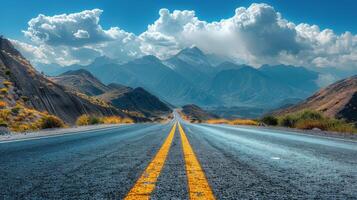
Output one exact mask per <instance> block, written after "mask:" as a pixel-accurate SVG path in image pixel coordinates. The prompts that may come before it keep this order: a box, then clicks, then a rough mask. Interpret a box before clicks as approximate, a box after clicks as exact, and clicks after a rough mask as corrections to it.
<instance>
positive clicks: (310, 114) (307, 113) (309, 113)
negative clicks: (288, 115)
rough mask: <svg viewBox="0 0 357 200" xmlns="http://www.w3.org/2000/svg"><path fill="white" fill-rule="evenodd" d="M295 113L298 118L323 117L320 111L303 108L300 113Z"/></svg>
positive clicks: (319, 118) (313, 118)
mask: <svg viewBox="0 0 357 200" xmlns="http://www.w3.org/2000/svg"><path fill="white" fill-rule="evenodd" d="M297 115H298V118H300V119H312V120H321V119H323V118H324V117H323V116H322V114H321V113H320V112H316V111H313V110H304V111H302V112H300V113H297ZM299 115H300V116H299Z"/></svg>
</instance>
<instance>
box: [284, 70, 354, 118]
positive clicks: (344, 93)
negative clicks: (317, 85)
mask: <svg viewBox="0 0 357 200" xmlns="http://www.w3.org/2000/svg"><path fill="white" fill-rule="evenodd" d="M303 109H312V110H316V111H321V112H322V113H324V114H325V115H326V116H329V117H335V118H339V119H345V120H347V121H349V122H355V123H357V76H352V77H350V78H347V79H343V80H340V81H338V82H336V83H333V84H331V85H329V86H328V87H326V88H323V89H321V90H320V91H318V92H316V93H315V94H314V95H312V96H311V97H309V98H307V99H306V100H305V101H303V102H301V103H299V104H297V105H294V106H291V107H289V108H286V109H283V110H279V111H277V113H278V114H286V113H290V112H296V111H300V110H303Z"/></svg>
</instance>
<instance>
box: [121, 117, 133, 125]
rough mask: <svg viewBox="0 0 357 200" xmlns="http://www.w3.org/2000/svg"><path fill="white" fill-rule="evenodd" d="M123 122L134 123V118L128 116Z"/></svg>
mask: <svg viewBox="0 0 357 200" xmlns="http://www.w3.org/2000/svg"><path fill="white" fill-rule="evenodd" d="M121 123H124V124H132V123H134V120H133V119H130V118H127V117H126V118H124V119H122V121H121Z"/></svg>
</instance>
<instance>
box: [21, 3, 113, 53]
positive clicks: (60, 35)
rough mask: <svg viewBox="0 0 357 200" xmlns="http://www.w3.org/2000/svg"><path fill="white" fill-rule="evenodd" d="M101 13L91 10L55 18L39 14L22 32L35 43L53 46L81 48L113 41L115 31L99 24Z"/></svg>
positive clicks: (97, 10)
mask: <svg viewBox="0 0 357 200" xmlns="http://www.w3.org/2000/svg"><path fill="white" fill-rule="evenodd" d="M102 12H103V11H102V10H100V9H93V10H85V11H82V12H79V13H73V14H62V15H55V16H46V15H42V14H40V15H38V16H37V17H36V18H33V19H31V20H30V21H29V22H28V28H27V30H25V31H23V32H24V34H25V36H27V37H29V38H30V39H31V40H33V41H35V42H41V43H46V44H48V45H53V46H58V45H65V46H81V45H86V44H93V43H98V42H103V41H109V40H114V39H115V36H116V33H115V32H116V30H117V29H115V28H112V29H109V30H104V29H103V28H102V27H101V26H100V24H99V19H100V15H101V14H102Z"/></svg>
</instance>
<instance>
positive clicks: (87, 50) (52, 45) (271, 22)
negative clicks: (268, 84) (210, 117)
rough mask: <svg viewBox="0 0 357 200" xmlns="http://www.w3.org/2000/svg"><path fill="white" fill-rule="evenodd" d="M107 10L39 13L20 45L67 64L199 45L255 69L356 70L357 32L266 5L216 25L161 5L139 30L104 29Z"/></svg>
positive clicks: (237, 12)
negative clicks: (291, 17)
mask: <svg viewBox="0 0 357 200" xmlns="http://www.w3.org/2000/svg"><path fill="white" fill-rule="evenodd" d="M232 9H233V8H232ZM102 12H103V11H102V10H100V9H93V10H85V11H82V12H79V13H72V14H62V15H55V16H45V15H42V14H40V15H38V16H37V17H36V18H33V19H31V20H30V21H29V23H28V28H27V30H25V31H23V32H24V34H25V36H27V37H28V38H30V39H31V41H32V44H24V43H21V45H20V44H18V46H21V47H20V50H21V49H22V51H25V52H27V54H28V57H29V58H30V59H31V58H33V60H36V61H38V62H57V63H62V64H64V63H66V62H64V61H65V60H68V62H67V63H80V64H85V63H88V62H90V60H91V59H94V58H93V56H95V55H106V56H108V57H111V58H119V59H121V60H123V61H126V60H129V59H132V58H136V57H139V56H142V55H145V54H151V55H155V56H157V57H159V58H161V59H166V58H168V57H170V56H172V55H174V54H176V53H177V52H179V51H180V50H182V49H183V48H187V47H191V46H197V47H199V48H200V49H202V50H203V51H204V52H207V53H214V54H218V55H222V56H224V57H230V58H232V59H235V60H237V61H240V62H244V63H246V64H250V65H253V66H260V65H262V64H289V65H301V66H306V67H309V66H313V67H338V68H341V69H342V68H349V69H357V35H353V34H352V33H350V32H345V33H343V34H336V33H335V32H334V31H333V30H331V29H323V30H321V29H320V28H319V27H318V26H317V25H310V24H306V23H301V24H294V23H293V22H290V21H288V20H286V19H284V17H283V15H282V14H281V13H279V12H278V11H276V10H275V9H274V8H273V7H272V6H270V5H268V4H252V5H250V6H249V7H247V8H245V7H240V8H236V9H235V13H234V15H233V16H231V17H229V18H226V19H219V20H217V21H213V22H207V21H204V20H200V19H199V18H198V17H197V16H196V13H195V11H192V10H191V11H190V10H174V11H172V12H170V11H169V10H168V9H160V11H159V17H158V19H157V20H155V21H154V22H153V23H152V24H150V25H148V28H147V30H146V31H144V32H143V33H141V34H139V35H135V34H133V33H130V32H127V31H125V30H122V29H120V28H119V27H111V28H109V29H103V28H102V26H101V25H100V15H101V14H102ZM31 48H32V50H29V49H31ZM30 54H31V55H30ZM54 55H57V56H54ZM58 59H60V60H61V61H58Z"/></svg>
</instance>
